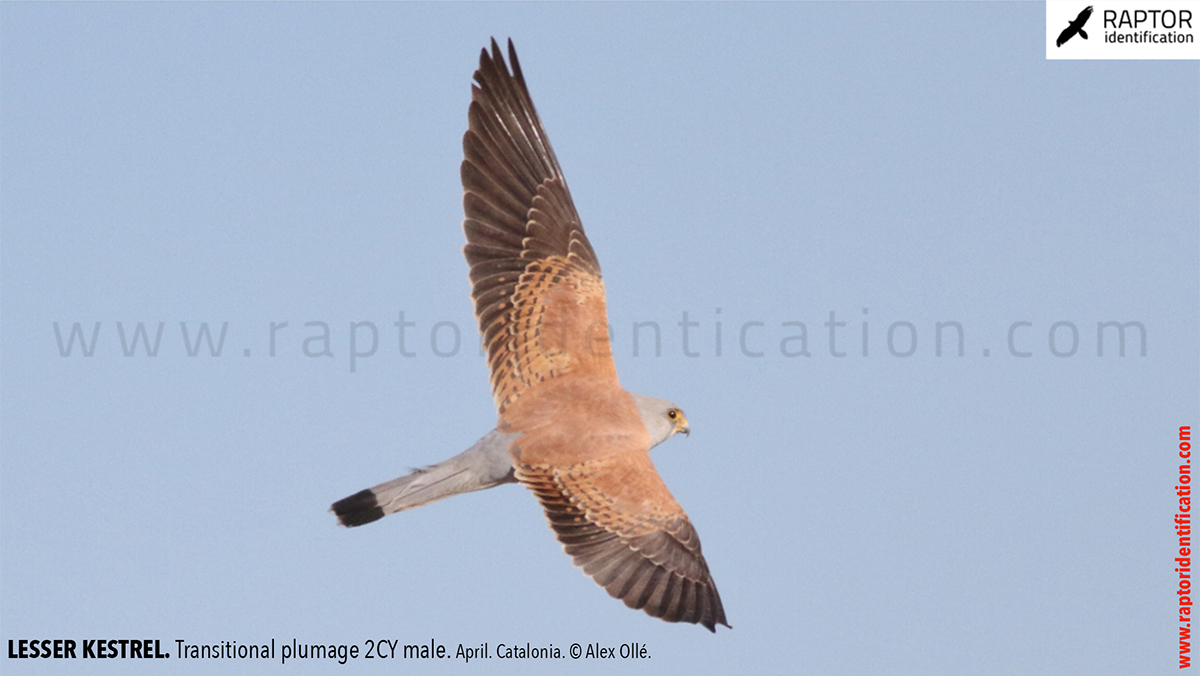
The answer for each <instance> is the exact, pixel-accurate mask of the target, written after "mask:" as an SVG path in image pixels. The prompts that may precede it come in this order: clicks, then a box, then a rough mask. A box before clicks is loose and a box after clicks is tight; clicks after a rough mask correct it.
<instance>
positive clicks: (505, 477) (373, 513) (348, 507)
mask: <svg viewBox="0 0 1200 676" xmlns="http://www.w3.org/2000/svg"><path fill="white" fill-rule="evenodd" d="M514 436H515V435H512V434H502V433H501V432H499V431H497V430H492V431H491V432H489V433H488V434H486V435H485V436H484V437H483V438H482V439H480V440H479V441H477V442H476V443H475V445H474V446H472V447H470V448H468V449H467V450H465V451H463V452H462V453H459V454H458V455H456V456H454V457H453V458H450V459H449V460H446V461H444V462H439V463H438V464H436V465H430V466H429V467H423V468H421V469H414V470H413V471H412V472H410V473H408V474H406V475H404V476H402V477H400V478H398V479H392V480H391V481H388V482H386V483H382V484H379V485H378V486H375V487H373V488H368V489H366V490H362V491H359V492H357V493H355V494H354V495H351V496H350V497H347V498H343V499H341V500H338V501H337V502H335V503H333V506H332V507H330V511H332V512H333V513H334V515H336V516H337V518H338V522H339V523H341V524H342V525H343V526H346V527H353V526H361V525H363V524H367V523H371V522H372V521H378V520H379V519H382V518H383V517H385V516H387V515H388V514H394V513H396V512H402V511H404V510H406V509H412V508H413V507H420V506H421V505H427V504H429V503H431V502H433V501H435V500H441V499H442V498H448V497H450V496H451V495H457V494H459V493H468V492H470V491H478V490H483V489H484V488H491V487H492V486H497V485H499V484H502V483H511V482H516V478H515V477H514V476H513V467H512V457H511V456H510V455H509V452H508V445H509V442H510V441H512V439H513V437H514Z"/></svg>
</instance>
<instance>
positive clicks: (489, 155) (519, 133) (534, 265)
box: [332, 39, 730, 632]
mask: <svg viewBox="0 0 1200 676" xmlns="http://www.w3.org/2000/svg"><path fill="white" fill-rule="evenodd" d="M491 48H492V49H491V53H490V54H489V53H488V50H487V49H484V50H482V53H481V54H480V57H479V69H478V70H477V71H475V76H474V80H475V84H474V85H472V88H471V90H472V92H471V105H470V108H469V110H468V120H469V126H468V130H467V132H466V134H465V135H464V136H463V151H464V155H465V158H464V159H463V163H462V169H461V173H462V183H463V191H464V194H463V210H464V212H465V214H466V219H465V220H464V221H463V230H464V231H465V232H466V237H467V244H466V247H465V248H464V249H463V253H464V254H465V255H466V259H467V263H468V265H469V267H470V280H471V285H472V293H471V296H472V298H473V299H474V303H475V317H476V319H477V320H478V322H479V331H480V333H482V335H483V339H484V343H485V345H486V347H487V362H488V367H489V369H490V371H491V385H492V396H493V398H494V400H495V404H496V411H497V414H498V421H497V423H496V428H495V429H493V430H491V431H490V432H488V433H487V434H485V435H484V436H483V438H481V439H480V440H479V441H478V442H476V443H475V445H473V446H471V447H470V448H468V449H467V450H466V451H463V452H462V453H460V454H459V455H456V456H454V457H453V458H450V459H449V460H446V461H444V462H441V463H438V464H436V465H432V466H430V467H425V468H422V469H417V470H413V471H412V472H411V473H410V474H408V475H406V476H402V477H400V478H398V479H394V480H392V481H389V482H387V483H383V484H380V485H378V486H375V487H374V488H368V489H366V490H363V491H360V492H358V493H355V494H354V495H351V496H350V497H347V498H345V499H343V500H340V501H338V502H336V503H334V504H333V507H332V511H333V513H334V514H335V515H336V516H337V517H338V520H339V521H340V523H341V524H342V525H344V526H361V525H363V524H366V523H370V522H372V521H375V520H377V519H380V518H382V517H384V516H386V515H388V514H392V513H395V512H399V511H403V510H406V509H411V508H413V507H418V506H420V505H424V504H427V503H430V502H433V501H434V500H440V499H442V498H446V497H449V496H451V495H456V494H459V493H466V492H468V491H477V490H481V489H484V488H491V487H493V486H498V485H500V484H504V483H513V482H516V483H520V484H523V485H524V486H526V487H527V488H529V489H530V490H532V491H533V493H534V495H535V496H537V499H538V500H539V501H540V502H541V506H542V507H543V509H544V510H545V513H546V517H547V518H548V519H549V522H550V528H551V529H552V530H553V531H554V533H555V536H556V537H557V539H558V540H559V542H561V543H562V546H563V550H564V551H565V552H566V553H567V554H569V555H570V556H571V558H572V559H574V562H575V565H576V566H579V567H580V568H582V569H583V572H584V573H586V574H587V575H589V576H591V577H592V578H593V579H594V580H595V581H596V583H597V584H599V585H600V586H601V587H604V589H605V590H607V591H608V593H609V594H611V595H612V596H613V597H615V598H618V599H621V600H622V601H624V602H625V605H627V606H629V607H630V608H634V609H641V610H644V611H645V612H646V613H648V614H650V615H651V616H653V617H658V618H661V619H663V620H666V621H668V622H691V623H698V624H701V625H703V626H705V627H707V628H708V629H709V631H713V632H715V631H716V625H717V624H723V625H725V626H727V627H728V626H730V625H729V623H728V622H727V621H726V619H725V610H724V608H723V607H722V605H721V597H720V595H719V594H717V588H716V585H715V584H714V583H713V579H712V576H711V575H710V574H709V571H708V564H707V563H706V562H705V560H704V556H703V554H702V553H701V551H700V539H699V537H698V536H697V535H696V529H695V528H693V527H692V523H691V521H690V520H689V519H688V517H687V514H686V513H684V511H683V508H682V507H680V506H679V503H677V502H676V501H675V499H674V498H673V497H672V496H671V493H670V491H668V490H667V487H666V485H665V484H664V483H663V480H662V478H660V477H659V475H658V472H657V471H655V469H654V465H653V464H652V463H651V461H650V449H651V448H653V447H655V446H657V445H658V444H660V443H662V442H664V441H666V440H667V439H668V438H670V437H671V436H673V435H675V434H678V433H683V434H688V433H689V431H690V430H689V428H688V422H687V418H686V417H685V416H684V414H683V411H682V410H681V409H680V408H679V407H678V406H676V405H674V404H672V403H670V402H667V401H663V400H661V399H655V398H652V397H646V396H641V395H637V394H633V393H630V392H627V391H625V390H624V389H623V388H622V387H621V385H620V383H619V382H618V381H617V370H616V366H615V365H614V363H613V359H612V354H611V349H610V344H609V335H608V315H607V309H606V305H605V292H604V280H603V278H602V277H601V274H600V264H599V262H598V261H597V258H596V252H595V251H594V250H593V249H592V245H591V244H590V243H589V242H588V239H587V235H585V234H584V231H583V226H582V225H581V224H580V220H579V214H578V213H576V211H575V205H574V203H573V202H572V200H571V193H570V191H569V190H568V189H567V183H566V180H565V179H564V178H563V173H562V169H561V168H559V164H558V159H557V158H555V156H554V151H553V150H552V149H551V147H550V141H549V140H548V139H547V137H546V132H545V130H543V128H542V123H541V121H540V120H539V119H538V115H537V112H536V111H535V110H534V107H533V101H532V99H531V98H530V96H529V90H528V89H527V87H526V85H525V78H524V76H523V75H522V73H521V66H520V63H519V62H518V61H517V53H516V51H515V50H514V49H513V44H512V40H509V41H508V60H509V62H511V64H512V70H511V72H510V71H509V68H508V66H507V65H506V63H505V60H504V56H503V54H502V52H501V50H500V47H499V45H497V44H496V41H495V40H494V39H493V40H492V43H491Z"/></svg>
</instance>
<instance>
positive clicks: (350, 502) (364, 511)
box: [329, 488, 383, 528]
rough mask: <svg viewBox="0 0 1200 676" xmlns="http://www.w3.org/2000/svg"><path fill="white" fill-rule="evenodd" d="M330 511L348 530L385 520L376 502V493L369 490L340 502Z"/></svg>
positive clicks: (334, 504)
mask: <svg viewBox="0 0 1200 676" xmlns="http://www.w3.org/2000/svg"><path fill="white" fill-rule="evenodd" d="M329 510H330V511H331V512H333V513H334V515H335V516H337V518H338V523H340V524H342V525H343V526H345V527H347V528H353V527H354V526H361V525H363V524H366V523H371V522H372V521H378V520H379V519H382V518H383V510H382V509H381V508H380V507H379V503H378V502H376V501H375V493H374V492H372V491H371V489H369V488H368V489H365V490H361V491H359V492H357V493H355V494H354V495H351V496H350V497H348V498H342V499H341V500H338V501H337V502H335V503H333V506H332V507H330V508H329Z"/></svg>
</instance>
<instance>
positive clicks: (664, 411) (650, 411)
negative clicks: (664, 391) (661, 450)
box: [631, 393, 692, 448]
mask: <svg viewBox="0 0 1200 676" xmlns="http://www.w3.org/2000/svg"><path fill="white" fill-rule="evenodd" d="M631 394H632V393H631ZM632 396H633V401H634V403H636V404H637V407H638V412H639V413H641V414H642V424H644V425H645V426H646V431H647V432H649V433H650V447H651V448H653V447H655V446H657V445H659V444H661V443H662V442H664V441H666V440H667V439H670V438H671V437H672V436H674V435H675V434H680V433H681V434H691V431H692V429H691V427H689V426H688V421H687V416H686V415H684V414H683V409H681V408H679V407H678V406H676V405H675V404H672V403H671V402H669V401H664V400H662V399H655V398H654V397H645V396H642V395H640V394H632Z"/></svg>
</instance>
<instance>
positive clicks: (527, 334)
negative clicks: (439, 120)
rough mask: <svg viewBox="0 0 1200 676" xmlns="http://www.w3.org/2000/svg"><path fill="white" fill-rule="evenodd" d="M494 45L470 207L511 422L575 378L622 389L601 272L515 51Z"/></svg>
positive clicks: (477, 112)
mask: <svg viewBox="0 0 1200 676" xmlns="http://www.w3.org/2000/svg"><path fill="white" fill-rule="evenodd" d="M508 55H509V60H510V61H511V62H512V72H511V73H510V72H509V70H508V67H507V66H506V64H505V61H504V56H503V55H502V54H501V52H500V47H499V45H497V44H496V41H495V40H492V51H491V54H489V53H488V51H487V50H486V49H485V50H483V53H482V54H481V55H480V58H479V70H477V71H476V72H475V82H476V85H475V86H474V87H472V97H471V107H470V111H469V120H470V127H469V129H468V130H467V133H466V135H465V136H464V137H463V152H464V154H465V158H464V159H463V163H462V182H463V189H464V194H463V209H464V211H465V212H466V220H465V221H464V222H463V229H464V230H465V231H466V235H467V245H466V247H465V248H464V250H463V251H464V253H465V254H466V258H467V263H468V264H469V265H470V268H471V272H470V277H471V284H472V294H471V295H472V297H473V298H474V300H475V316H476V318H477V319H478V321H479V331H480V333H482V334H483V339H484V344H485V345H486V346H487V352H488V366H489V368H490V370H491V381H492V395H493V397H494V398H495V402H496V408H497V410H498V411H499V413H500V414H501V415H503V414H504V411H505V409H506V408H508V406H509V405H511V404H512V403H513V402H514V401H515V400H516V399H517V398H518V397H520V396H521V395H522V393H523V392H525V391H526V390H527V389H529V388H530V387H532V386H534V385H536V384H537V383H539V382H543V381H545V380H549V379H552V378H555V377H558V376H561V375H564V374H566V373H572V372H581V371H586V372H589V375H590V376H591V377H593V378H604V379H611V380H613V381H614V382H615V381H616V368H615V367H614V366H613V362H612V357H611V354H610V348H609V340H608V319H607V311H606V309H605V302H604V282H603V280H602V279H601V277H600V264H599V263H598V262H597V261H596V253H595V252H594V251H593V250H592V245H591V244H590V243H589V242H588V239H587V236H586V235H585V234H584V232H583V226H582V225H580V222H579V215H578V214H577V213H576V211H575V205H574V203H573V202H572V201H571V193H570V191H569V190H567V183H566V181H565V180H564V179H563V175H562V170H561V169H560V168H559V166H558V160H557V159H556V158H555V156H554V150H553V149H551V147H550V141H549V140H548V139H547V138H546V132H545V131H544V130H543V129H542V123H541V121H540V120H539V119H538V116H537V112H536V111H535V110H534V108H533V101H532V100H531V99H530V97H529V91H528V89H527V88H526V87H525V78H524V77H523V76H522V74H521V66H520V64H519V63H518V61H517V54H516V51H515V50H514V49H513V46H512V41H509V43H508Z"/></svg>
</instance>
